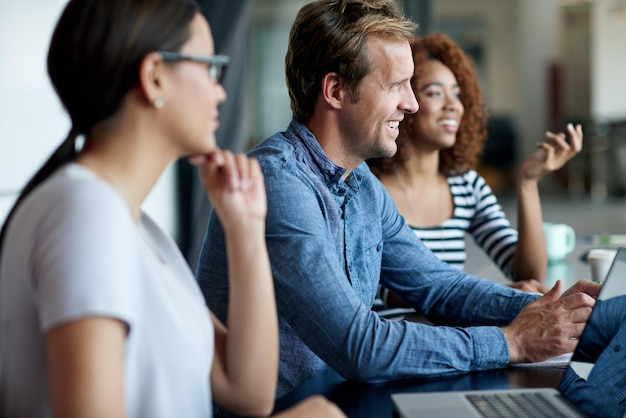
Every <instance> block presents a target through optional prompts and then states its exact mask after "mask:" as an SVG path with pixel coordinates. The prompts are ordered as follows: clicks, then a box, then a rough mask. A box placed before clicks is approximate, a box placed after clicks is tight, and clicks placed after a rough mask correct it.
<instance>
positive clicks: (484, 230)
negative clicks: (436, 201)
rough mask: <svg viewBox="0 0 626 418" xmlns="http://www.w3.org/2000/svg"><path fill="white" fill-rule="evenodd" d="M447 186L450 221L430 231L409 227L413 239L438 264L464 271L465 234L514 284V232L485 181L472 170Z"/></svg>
mask: <svg viewBox="0 0 626 418" xmlns="http://www.w3.org/2000/svg"><path fill="white" fill-rule="evenodd" d="M448 184H449V185H450V192H451V194H452V198H453V200H454V213H453V215H452V218H450V219H446V220H445V221H443V222H442V223H441V224H439V225H437V226H435V227H432V228H419V227H415V226H411V229H412V230H413V232H415V235H417V236H418V237H419V238H420V239H421V240H422V241H423V242H424V244H425V245H426V246H427V247H428V248H430V250H431V251H432V252H433V253H435V255H436V256H437V257H439V259H440V260H443V261H445V262H447V263H448V264H450V265H451V266H453V267H456V268H458V269H459V270H463V268H464V267H465V260H466V258H467V253H466V251H465V234H466V233H468V234H470V235H471V236H472V238H474V241H475V242H476V244H477V245H478V246H479V247H480V248H482V249H483V250H484V251H485V253H487V255H488V256H489V258H491V259H492V260H493V262H494V263H495V264H496V265H497V266H498V267H499V268H500V270H502V272H503V273H504V274H505V275H506V277H508V278H509V279H511V280H513V276H514V271H513V255H514V253H515V245H516V244H517V231H516V230H515V229H513V228H511V224H510V223H509V221H508V220H507V219H506V217H505V215H504V212H503V211H502V207H501V206H500V204H499V203H498V200H497V199H496V197H495V195H494V194H493V192H492V191H491V188H490V187H489V186H488V185H487V183H486V182H485V179H484V178H482V177H481V176H479V175H478V173H476V171H474V170H471V171H468V172H467V173H465V174H464V175H461V176H453V177H448Z"/></svg>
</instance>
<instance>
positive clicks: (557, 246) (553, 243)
mask: <svg viewBox="0 0 626 418" xmlns="http://www.w3.org/2000/svg"><path fill="white" fill-rule="evenodd" d="M543 232H544V234H545V237H546V247H547V250H548V260H550V261H554V260H562V259H563V258H565V256H566V255H568V254H569V253H571V252H572V251H573V250H574V247H575V246H576V232H574V228H572V227H571V226H569V225H566V224H557V223H552V222H544V224H543Z"/></svg>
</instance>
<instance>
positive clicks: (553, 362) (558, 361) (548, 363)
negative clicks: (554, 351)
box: [510, 353, 573, 367]
mask: <svg viewBox="0 0 626 418" xmlns="http://www.w3.org/2000/svg"><path fill="white" fill-rule="evenodd" d="M572 354H573V353H565V354H561V355H560V356H556V357H552V358H549V359H547V360H544V361H535V362H533V363H511V364H510V365H511V366H512V367H566V366H567V365H568V364H569V363H570V360H571V359H572Z"/></svg>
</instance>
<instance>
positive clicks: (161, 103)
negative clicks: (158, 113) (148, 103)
mask: <svg viewBox="0 0 626 418" xmlns="http://www.w3.org/2000/svg"><path fill="white" fill-rule="evenodd" d="M153 104H154V107H155V108H156V109H163V106H165V99H163V98H161V97H159V98H158V99H156V100H155V101H154V103H153Z"/></svg>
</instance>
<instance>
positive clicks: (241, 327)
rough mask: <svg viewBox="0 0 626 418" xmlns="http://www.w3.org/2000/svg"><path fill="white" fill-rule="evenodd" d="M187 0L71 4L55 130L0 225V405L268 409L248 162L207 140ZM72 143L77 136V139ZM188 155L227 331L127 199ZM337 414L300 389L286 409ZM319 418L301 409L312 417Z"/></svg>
mask: <svg viewBox="0 0 626 418" xmlns="http://www.w3.org/2000/svg"><path fill="white" fill-rule="evenodd" d="M214 54H215V51H214V45H213V39H212V35H211V31H210V28H209V25H208V23H207V21H206V20H205V19H204V17H203V16H202V15H201V14H200V12H199V9H198V6H197V5H196V4H194V3H193V2H192V1H191V0H107V1H100V0H71V1H70V2H69V3H68V4H67V6H66V7H65V10H64V11H63V13H62V15H61V17H60V20H59V21H58V23H57V26H56V28H55V30H54V34H53V37H52V41H51V45H50V49H49V52H48V61H47V63H48V73H49V75H50V79H51V81H52V84H53V85H54V88H55V90H56V92H57V94H58V95H59V98H60V99H61V102H62V103H63V105H64V107H65V109H66V110H67V112H68V114H69V116H70V119H71V124H72V128H71V131H70V133H69V135H68V137H67V138H66V139H65V140H64V141H63V143H62V144H61V145H60V146H59V147H58V149H57V150H56V151H55V152H54V153H53V155H52V156H51V157H50V159H49V160H48V161H47V162H46V163H45V164H44V165H43V166H42V167H41V168H40V170H39V171H38V172H37V173H36V174H35V176H34V177H33V178H32V179H31V180H30V181H29V183H28V184H27V185H26V187H25V188H24V190H23V192H22V194H21V195H20V197H19V198H18V200H17V203H16V204H15V206H14V208H13V209H12V211H11V212H10V214H9V217H8V218H7V221H6V222H5V224H4V226H3V229H2V234H1V236H0V353H2V354H1V356H0V361H1V364H0V415H2V416H7V417H47V416H63V417H95V416H106V417H122V416H133V417H208V416H211V415H212V406H211V405H212V402H215V403H217V404H219V405H221V406H223V407H224V408H226V409H229V410H232V411H233V412H235V413H237V414H241V415H267V414H269V413H270V412H271V410H272V407H273V402H274V396H275V387H276V380H277V371H278V335H277V334H278V331H277V315H276V306H275V302H274V293H273V283H272V276H271V271H270V266H269V261H268V256H267V250H266V247H265V239H264V228H265V215H266V199H265V189H264V182H263V176H262V174H261V171H260V168H259V165H258V163H257V162H256V161H255V160H253V159H249V158H247V157H245V156H244V155H234V154H233V153H231V152H228V151H222V150H219V149H218V148H217V145H216V140H215V131H216V130H217V128H218V127H219V112H218V105H219V104H220V103H222V102H223V101H224V100H225V99H226V93H225V91H224V89H223V88H222V86H221V85H220V83H219V77H220V74H221V72H222V69H223V67H224V66H225V65H226V63H227V62H228V59H227V57H221V56H216V55H214ZM78 139H80V141H79V140H78ZM181 157H190V161H191V162H192V163H194V164H197V165H198V166H199V167H200V173H201V177H202V180H203V183H204V186H205V189H206V191H207V193H208V195H209V197H210V199H211V200H212V203H213V205H214V208H215V211H216V212H217V214H218V215H219V217H220V219H221V221H222V223H223V225H224V228H225V233H226V237H227V241H228V260H229V267H230V286H231V290H232V291H231V294H230V298H231V299H230V306H231V311H230V313H229V317H228V328H226V326H225V325H224V324H222V323H220V322H219V321H218V320H217V319H216V318H215V317H214V316H213V315H212V314H211V313H210V312H209V310H208V308H207V306H206V304H205V301H204V298H203V296H202V294H201V292H200V290H199V288H198V286H197V284H196V281H195V278H194V275H193V274H192V272H191V270H190V269H189V267H188V266H187V264H186V261H185V259H184V258H183V257H182V255H181V253H180V252H179V250H178V248H177V246H176V245H175V243H174V241H173V240H172V239H171V238H170V237H168V236H166V235H165V234H164V233H163V231H162V230H161V229H160V228H159V227H158V226H157V225H156V224H155V223H154V222H153V221H152V220H151V219H150V218H149V217H148V216H147V215H146V214H145V213H143V212H142V210H141V205H142V202H143V201H144V199H145V198H146V196H147V195H148V193H149V192H150V190H151V189H152V187H153V186H154V184H155V183H156V181H157V179H158V178H159V176H160V175H161V174H162V173H163V171H164V170H165V168H166V167H167V166H168V165H169V164H170V163H172V162H173V161H175V160H177V159H179V158H181ZM315 414H317V415H319V416H331V417H332V416H342V414H341V412H340V411H339V410H338V409H337V408H336V406H334V405H332V404H330V403H329V402H327V401H325V400H324V399H322V398H319V397H317V398H311V399H309V400H308V401H305V403H303V404H301V405H299V406H296V407H295V409H293V410H290V411H288V412H286V413H285V415H284V416H296V415H298V416H314V415H315ZM317 415H315V416H317Z"/></svg>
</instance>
